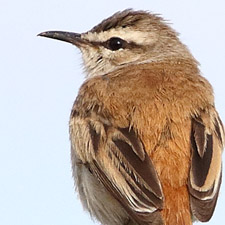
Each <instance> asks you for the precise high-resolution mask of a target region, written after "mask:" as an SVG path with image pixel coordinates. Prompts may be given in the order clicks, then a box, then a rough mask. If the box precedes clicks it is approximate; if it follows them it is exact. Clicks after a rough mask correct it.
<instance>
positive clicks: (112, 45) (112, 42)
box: [107, 37, 126, 51]
mask: <svg viewBox="0 0 225 225" xmlns="http://www.w3.org/2000/svg"><path fill="white" fill-rule="evenodd" d="M125 43H126V42H125V41H124V40H123V39H121V38H118V37H112V38H110V39H109V40H108V41H107V47H108V48H109V49H110V50H112V51H116V50H118V49H120V48H124V45H125Z"/></svg>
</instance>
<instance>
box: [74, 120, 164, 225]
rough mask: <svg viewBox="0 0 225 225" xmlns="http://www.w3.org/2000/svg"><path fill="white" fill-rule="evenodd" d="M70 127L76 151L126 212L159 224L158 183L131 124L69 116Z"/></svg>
mask: <svg viewBox="0 0 225 225" xmlns="http://www.w3.org/2000/svg"><path fill="white" fill-rule="evenodd" d="M70 127H71V141H72V146H73V147H74V148H75V149H76V154H77V155H78V156H79V158H80V159H81V160H82V162H83V163H85V164H86V165H88V167H89V168H90V170H91V171H92V173H93V174H94V175H95V176H96V177H97V178H98V179H99V181H100V182H101V183H102V184H103V185H104V186H105V187H106V188H107V189H108V191H109V192H110V193H111V194H112V195H113V196H114V197H115V198H116V199H117V200H118V201H119V202H120V203H121V204H122V205H123V207H124V208H125V209H126V211H127V212H128V214H129V215H130V216H131V217H132V218H133V219H134V220H136V222H137V223H138V224H142V225H144V224H146V225H147V224H162V223H161V222H160V221H161V216H160V213H159V212H158V209H161V208H162V204H163V194H162V188H161V184H160V181H159V178H158V176H157V173H156V171H155V169H154V166H153V164H152V161H151V159H150V158H149V157H148V155H147V153H146V151H145V149H144V146H143V143H142V142H141V140H140V138H139V137H138V135H137V134H136V133H135V131H134V130H133V129H132V127H123V128H122V127H115V126H113V125H111V124H110V123H109V122H108V121H107V120H105V119H104V120H99V119H96V118H94V117H89V118H79V117H73V118H72V119H71V122H70ZM153 221H154V223H153ZM155 221H157V222H155Z"/></svg>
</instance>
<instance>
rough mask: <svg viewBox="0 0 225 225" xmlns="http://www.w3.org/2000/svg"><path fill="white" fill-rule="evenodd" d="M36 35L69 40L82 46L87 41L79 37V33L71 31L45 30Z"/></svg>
mask: <svg viewBox="0 0 225 225" xmlns="http://www.w3.org/2000/svg"><path fill="white" fill-rule="evenodd" d="M38 36H41V37H47V38H53V39H57V40H60V41H65V42H69V43H71V44H73V45H75V46H77V47H82V46H83V45H85V44H87V41H86V40H84V39H82V38H81V34H78V33H72V32H65V31H46V32H42V33H40V34H38Z"/></svg>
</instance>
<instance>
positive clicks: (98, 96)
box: [40, 10, 224, 225]
mask: <svg viewBox="0 0 225 225" xmlns="http://www.w3.org/2000/svg"><path fill="white" fill-rule="evenodd" d="M40 35H41V36H46V37H50V38H56V39H59V40H64V41H68V42H71V43H73V44H74V45H76V46H78V47H79V48H80V49H81V51H82V53H83V59H84V63H85V70H86V71H87V75H88V78H87V80H86V81H85V82H84V84H83V85H82V86H81V88H80V91H79V94H78V96H77V98H76V101H75V103H74V105H73V109H72V112H71V118H70V137H71V144H72V168H73V172H74V177H75V180H76V185H77V189H78V192H79V195H80V198H81V201H82V203H83V205H84V207H85V208H86V209H87V210H88V211H89V212H90V214H91V215H92V216H94V217H96V218H97V219H98V220H99V221H100V222H101V223H102V224H106V225H121V224H123V225H135V224H136V225H137V224H138V225H150V224H151V225H190V224H192V217H193V218H194V219H197V220H200V221H208V220H209V219H210V218H211V216H212V214H213V211H214V208H215V205H216V201H217V197H218V193H219V188H220V183H221V154H222V148H223V145H224V129H223V125H222V122H221V120H220V118H219V116H218V113H217V112H216V110H215V106H214V97H213V91H212V87H211V85H210V84H209V83H208V81H207V80H206V79H205V78H203V77H202V76H201V75H200V72H199V69H198V64H197V62H196V61H195V59H194V58H193V57H192V55H191V54H190V52H189V51H188V49H187V48H186V47H185V46H184V45H183V44H182V43H181V42H180V41H179V39H178V37H177V33H176V32H175V31H173V30H172V29H171V28H170V27H169V26H168V25H167V24H166V23H165V22H164V21H163V20H162V19H161V18H160V17H158V16H157V15H153V14H150V13H148V12H144V11H132V10H125V11H123V12H119V13H116V14H115V15H113V16H112V17H110V18H108V19H107V20H104V21H103V22H102V23H101V24H99V25H98V26H96V27H94V28H93V29H92V30H90V31H89V32H87V33H83V34H81V35H79V34H72V33H67V32H56V31H54V32H44V33H41V34H40Z"/></svg>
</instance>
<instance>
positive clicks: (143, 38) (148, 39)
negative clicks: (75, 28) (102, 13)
mask: <svg viewBox="0 0 225 225" xmlns="http://www.w3.org/2000/svg"><path fill="white" fill-rule="evenodd" d="M81 37H82V38H84V39H87V40H89V41H93V42H105V41H107V40H109V39H110V38H112V37H119V38H121V39H123V40H125V41H127V42H134V43H136V44H151V43H154V42H155V41H156V40H157V39H158V37H157V35H156V34H155V33H151V32H143V31H137V30H131V29H129V28H123V29H121V28H120V29H118V28H117V29H111V30H108V31H102V32H100V33H96V32H95V33H92V32H87V33H84V34H82V35H81Z"/></svg>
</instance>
